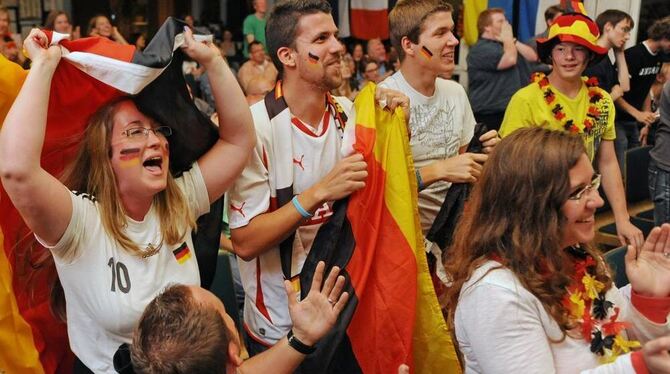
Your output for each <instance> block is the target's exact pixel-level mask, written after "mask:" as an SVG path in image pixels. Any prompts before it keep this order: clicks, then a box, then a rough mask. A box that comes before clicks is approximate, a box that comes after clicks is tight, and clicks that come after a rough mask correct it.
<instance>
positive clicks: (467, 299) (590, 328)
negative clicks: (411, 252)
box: [446, 127, 670, 373]
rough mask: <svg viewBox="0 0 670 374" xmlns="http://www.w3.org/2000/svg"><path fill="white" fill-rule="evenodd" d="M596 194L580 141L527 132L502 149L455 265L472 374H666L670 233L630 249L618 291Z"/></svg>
mask: <svg viewBox="0 0 670 374" xmlns="http://www.w3.org/2000/svg"><path fill="white" fill-rule="evenodd" d="M599 185H600V175H598V174H596V173H594V170H593V167H592V166H591V162H590V161H589V159H588V157H587V155H586V151H585V148H584V142H583V141H582V139H581V138H580V137H579V136H578V135H573V134H568V133H562V132H555V131H550V130H546V129H542V128H539V127H530V128H525V129H520V130H517V131H515V132H514V133H512V134H511V135H509V136H508V137H506V138H504V139H503V140H502V141H501V142H500V144H499V145H498V146H497V147H496V150H495V151H494V152H493V154H492V155H491V156H490V157H489V160H488V161H487V163H486V165H485V166H484V169H483V172H482V175H481V178H480V180H479V182H478V183H477V185H476V187H475V189H474V192H473V194H472V195H471V199H470V202H469V205H468V208H467V211H466V212H465V213H464V215H463V219H462V220H461V222H460V224H459V226H458V228H457V232H456V235H455V239H454V245H453V247H452V248H451V250H450V253H449V255H450V257H449V260H448V263H447V265H446V270H447V274H450V275H451V276H452V280H453V284H452V287H451V288H450V289H449V291H448V299H449V313H450V319H451V322H452V323H453V324H452V326H454V328H455V333H456V337H457V340H458V344H459V347H460V350H461V352H462V353H463V356H464V359H465V362H464V363H465V366H466V367H465V373H515V372H516V373H580V372H581V373H584V372H588V373H646V372H647V370H649V372H652V373H667V372H668V370H669V369H670V355H668V349H669V348H670V338H667V337H662V336H664V335H668V333H669V332H670V324H668V319H667V317H668V312H670V298H668V296H670V225H669V224H665V225H663V226H662V227H657V228H654V229H653V230H652V231H651V233H650V234H649V237H648V238H647V240H646V242H645V243H644V245H643V246H642V248H635V247H633V246H629V248H628V251H627V254H626V258H625V264H626V266H625V271H626V274H627V275H628V279H629V280H630V285H628V286H626V287H623V288H621V289H617V287H616V286H615V285H614V283H613V281H612V273H611V270H610V269H608V267H607V265H606V264H605V262H604V260H603V258H602V256H601V255H600V253H599V251H598V250H597V249H595V248H593V247H592V246H590V242H591V241H592V240H593V238H594V228H595V221H594V214H595V211H596V209H597V208H598V207H600V206H602V205H603V200H602V199H601V197H600V195H599V193H598V187H599ZM622 270H623V269H619V271H622ZM657 338H658V339H657Z"/></svg>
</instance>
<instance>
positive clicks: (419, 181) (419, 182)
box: [416, 169, 426, 191]
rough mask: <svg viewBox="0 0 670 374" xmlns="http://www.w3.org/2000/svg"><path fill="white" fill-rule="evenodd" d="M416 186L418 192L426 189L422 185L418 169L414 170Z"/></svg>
mask: <svg viewBox="0 0 670 374" xmlns="http://www.w3.org/2000/svg"><path fill="white" fill-rule="evenodd" d="M416 184H417V185H418V186H419V191H421V190H423V189H424V188H426V186H424V185H423V179H421V171H419V169H416Z"/></svg>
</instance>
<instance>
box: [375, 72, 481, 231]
mask: <svg viewBox="0 0 670 374" xmlns="http://www.w3.org/2000/svg"><path fill="white" fill-rule="evenodd" d="M379 85H380V86H381V87H385V88H390V89H393V90H397V91H400V92H402V93H404V94H405V95H407V97H409V103H410V119H409V127H410V130H411V134H412V137H411V139H410V146H411V147H412V156H413V158H414V167H415V168H417V169H419V168H422V167H424V166H427V165H429V164H431V163H433V162H434V161H437V160H443V159H446V158H450V157H454V156H456V155H458V150H459V149H460V148H461V147H462V146H464V145H467V144H468V143H469V142H470V139H472V135H473V134H474V130H475V123H476V121H475V117H474V115H473V114H472V108H471V107H470V102H469V101H468V95H467V94H466V93H465V90H464V89H463V86H461V85H460V84H458V83H456V82H454V81H451V80H446V79H442V78H437V80H436V81H435V93H433V96H430V97H428V96H424V95H422V94H421V93H419V92H418V91H417V90H415V89H414V88H413V87H412V86H410V85H409V83H407V81H406V80H405V77H404V76H403V75H402V71H398V72H396V73H395V74H393V75H391V76H390V77H388V78H386V79H385V80H384V81H383V82H381V83H380V84H379ZM450 185H451V183H448V182H444V181H439V182H435V183H433V184H432V185H430V186H429V187H428V188H426V189H424V190H423V191H421V192H419V216H420V218H421V227H422V229H423V232H424V234H425V233H427V232H428V230H429V229H430V227H431V226H432V224H433V221H434V220H435V216H436V215H437V213H438V212H439V211H440V207H441V206H442V203H443V202H444V199H445V197H446V196H447V190H448V189H449V186H450Z"/></svg>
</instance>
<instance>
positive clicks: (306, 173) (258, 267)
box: [228, 97, 352, 345]
mask: <svg viewBox="0 0 670 374" xmlns="http://www.w3.org/2000/svg"><path fill="white" fill-rule="evenodd" d="M336 100H337V102H338V103H339V104H340V105H341V106H342V107H343V108H344V111H345V113H348V112H349V110H350V109H351V105H352V104H351V102H350V101H349V100H347V99H344V98H339V97H338V98H336ZM285 110H288V109H285ZM251 114H252V116H253V118H254V125H255V128H256V136H257V139H258V141H257V143H256V148H255V152H254V153H253V154H252V156H251V159H250V161H249V164H247V166H246V168H245V169H244V171H243V172H242V175H241V176H240V177H239V178H238V179H237V181H236V182H235V185H234V186H233V187H232V188H231V189H230V191H229V197H230V205H229V210H228V215H229V224H230V228H231V229H236V228H239V227H244V226H246V225H247V224H248V223H249V221H251V220H252V219H253V218H254V217H256V216H258V215H259V214H263V213H266V212H268V210H269V209H270V200H271V199H272V198H271V193H272V191H271V190H270V189H271V187H270V184H269V173H271V172H274V169H276V168H278V166H277V165H276V164H277V160H276V158H277V157H276V156H274V155H273V154H272V152H273V150H280V149H292V152H293V155H292V158H293V193H294V194H296V195H297V194H300V193H302V192H303V191H305V190H307V189H308V188H310V187H311V186H313V185H314V184H315V183H316V182H318V181H319V180H321V179H322V178H323V177H324V176H326V175H327V174H328V173H329V172H330V171H331V170H332V169H333V167H334V166H335V164H336V163H337V162H338V161H339V160H340V158H341V157H340V147H341V144H342V132H341V131H340V130H338V127H337V125H336V121H335V119H334V117H333V115H332V113H330V112H328V111H326V112H325V114H324V117H322V120H321V122H320V124H319V126H318V128H316V129H312V128H309V126H307V125H305V124H303V123H302V122H301V121H300V120H299V119H297V118H295V117H293V120H292V126H291V129H290V131H291V134H290V136H291V139H290V140H285V141H286V142H291V143H292V146H286V147H281V146H280V147H277V146H276V144H273V143H276V142H278V141H279V140H277V139H274V138H273V137H272V132H271V127H270V126H271V123H270V118H269V116H268V114H267V110H266V107H265V102H264V101H260V102H258V103H256V104H254V105H253V106H251ZM332 214H333V211H332V202H328V203H325V204H324V205H323V206H322V207H321V208H319V209H317V210H316V212H315V213H314V217H312V218H311V219H310V220H308V221H306V222H305V223H303V224H302V225H301V226H300V227H299V228H298V230H297V231H296V235H295V240H294V242H293V255H292V264H291V276H292V277H295V276H297V275H299V274H300V272H301V271H302V267H303V264H304V262H305V259H306V258H307V255H308V254H309V250H310V249H311V247H312V242H313V241H314V237H315V236H316V233H317V231H318V229H319V227H321V224H323V223H324V222H326V221H327V220H328V218H329V217H330V216H331V215H332ZM279 253H280V252H279V245H276V246H275V247H273V248H271V249H269V250H268V251H266V252H265V253H263V254H262V255H260V256H258V257H257V258H255V259H253V260H251V261H244V260H242V259H238V264H239V267H240V275H241V278H242V284H243V286H244V292H245V302H244V322H245V325H246V329H247V332H249V333H250V334H251V336H252V337H253V338H254V339H255V340H257V341H260V342H263V343H265V344H267V345H273V344H275V343H276V342H277V341H278V340H280V339H281V338H283V337H284V336H286V334H287V333H288V331H289V329H290V328H291V326H292V325H293V324H292V322H291V318H290V316H289V313H288V302H287V300H286V291H285V289H284V283H283V282H284V274H283V272H282V268H281V260H280V255H279Z"/></svg>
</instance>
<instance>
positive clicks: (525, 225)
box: [445, 127, 612, 340]
mask: <svg viewBox="0 0 670 374" xmlns="http://www.w3.org/2000/svg"><path fill="white" fill-rule="evenodd" d="M585 154H586V149H585V147H584V143H583V141H582V139H581V138H580V137H579V136H577V135H572V134H568V133H563V132H557V131H550V130H546V129H542V128H540V127H532V128H526V129H520V130H517V131H515V132H514V133H512V134H511V135H510V136H508V137H506V138H505V139H503V140H502V141H501V142H500V144H499V145H498V146H497V147H496V149H495V151H494V152H493V153H492V155H491V157H490V158H489V159H488V161H487V162H486V164H485V166H484V170H483V171H482V175H481V178H480V180H479V182H478V183H477V185H476V186H475V188H474V190H473V193H472V195H471V198H470V201H469V203H468V206H467V208H466V211H465V212H464V214H463V217H462V219H461V221H460V223H459V225H458V227H457V229H456V233H455V240H454V244H453V246H452V247H451V249H450V252H449V258H448V261H447V263H446V265H445V268H446V271H447V274H450V275H451V277H452V279H453V285H452V287H450V288H449V290H448V292H447V303H448V310H449V319H450V321H451V323H452V326H453V323H454V315H455V312H456V306H457V304H458V298H459V295H460V293H461V290H462V288H463V284H464V283H465V282H467V281H468V280H469V279H470V277H471V276H472V273H473V272H474V271H475V270H476V269H477V268H478V267H480V266H481V265H483V264H484V263H485V262H487V261H489V260H491V259H495V260H497V261H499V262H500V263H502V264H503V265H502V266H501V267H505V268H507V269H509V270H510V271H511V272H513V273H514V275H515V276H516V277H517V279H518V280H519V281H520V282H521V284H522V285H523V286H524V287H525V288H526V289H527V290H528V291H530V292H531V293H532V294H533V295H535V297H537V298H538V299H539V300H540V301H541V302H542V305H544V308H545V310H546V311H547V313H548V314H549V315H551V316H552V317H553V318H554V320H555V321H556V322H557V323H558V325H559V327H560V328H561V330H562V331H563V336H562V338H561V339H560V340H563V339H565V335H566V333H568V331H569V330H571V329H573V328H574V327H576V323H575V322H574V321H573V320H571V318H570V317H569V315H568V312H567V310H565V308H564V307H563V305H562V300H563V298H564V297H565V295H566V294H567V286H568V285H569V284H570V283H571V281H572V276H573V275H574V267H573V266H572V263H573V259H572V257H571V255H570V254H568V253H567V252H566V251H565V250H564V248H561V244H562V238H563V231H564V225H565V218H564V216H563V214H562V212H561V207H562V205H563V204H564V203H565V201H566V200H567V199H568V196H569V194H570V177H569V171H570V169H571V168H572V167H574V166H575V165H576V164H577V162H578V161H579V159H580V158H581V157H582V155H585ZM582 248H585V249H586V251H587V252H588V253H589V254H591V255H592V256H593V258H594V259H595V260H596V262H597V266H596V270H595V277H596V279H598V280H599V281H601V282H603V283H605V285H606V288H605V289H609V288H610V287H611V286H612V281H611V279H610V277H609V276H608V270H607V267H606V265H605V263H604V261H603V259H602V257H601V256H600V254H599V253H598V252H597V251H595V250H594V249H592V248H590V247H589V246H588V244H587V243H583V244H582ZM501 267H496V268H495V269H498V268H501ZM492 270H493V269H492Z"/></svg>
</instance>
